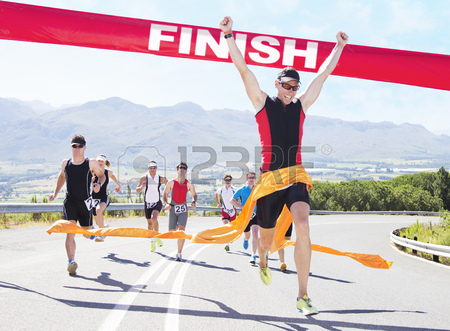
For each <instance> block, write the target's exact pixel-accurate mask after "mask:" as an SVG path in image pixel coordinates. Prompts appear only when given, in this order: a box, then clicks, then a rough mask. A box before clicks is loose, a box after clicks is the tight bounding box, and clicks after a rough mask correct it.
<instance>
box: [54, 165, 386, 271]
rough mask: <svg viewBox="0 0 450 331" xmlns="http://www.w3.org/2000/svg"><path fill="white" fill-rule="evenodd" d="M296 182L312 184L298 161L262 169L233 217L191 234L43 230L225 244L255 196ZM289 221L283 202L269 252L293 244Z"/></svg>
mask: <svg viewBox="0 0 450 331" xmlns="http://www.w3.org/2000/svg"><path fill="white" fill-rule="evenodd" d="M297 182H302V183H305V184H306V185H307V187H308V190H309V189H310V188H311V187H312V180H311V177H310V176H309V175H308V173H307V172H306V171H305V169H304V168H303V166H301V165H296V166H293V167H289V168H283V169H280V170H274V171H270V172H266V173H263V174H262V175H261V176H260V177H259V179H258V182H257V183H256V184H255V187H254V188H253V191H252V193H251V194H250V196H249V198H248V199H247V202H246V204H245V206H244V208H243V209H242V211H241V212H240V214H239V216H238V217H237V218H236V220H234V221H233V222H231V223H228V224H226V225H222V226H219V227H217V228H212V229H207V230H204V231H201V232H198V233H196V234H193V235H191V234H188V233H185V232H184V231H170V232H165V233H160V232H156V231H151V230H147V229H141V228H101V229H93V230H85V229H83V228H81V227H79V226H78V225H76V224H74V223H72V222H69V221H64V220H60V221H57V222H55V223H54V224H53V225H52V226H51V227H50V228H49V229H48V230H47V232H48V233H49V234H51V233H78V234H83V235H89V236H91V235H94V236H115V237H136V238H161V239H188V240H190V241H191V242H192V243H197V244H226V243H230V242H233V241H235V240H237V239H238V238H239V237H240V236H241V235H242V233H243V232H244V230H245V228H246V227H247V224H248V222H249V221H250V218H251V216H252V214H253V210H254V208H255V204H256V201H257V200H258V199H259V198H261V197H263V196H266V195H268V194H271V193H273V192H275V191H278V190H281V189H283V188H286V187H287V186H289V185H291V184H294V183H297ZM291 223H292V215H291V213H290V212H289V210H288V209H287V207H286V206H285V207H284V209H283V211H282V213H281V214H280V216H279V217H278V220H277V225H276V227H275V237H274V242H273V244H272V247H271V249H270V253H273V252H276V251H277V250H279V249H283V248H286V247H289V246H295V242H294V241H289V240H285V239H284V236H285V233H286V230H287V229H288V228H289V226H290V224H291ZM311 248H312V250H314V251H318V252H323V253H327V254H333V255H341V256H347V257H350V258H352V259H354V260H356V261H358V262H360V263H362V264H363V265H365V266H366V267H371V268H377V269H389V268H390V267H391V265H392V262H387V261H385V260H384V259H382V258H381V257H380V256H379V255H372V254H358V253H350V252H340V251H338V250H335V249H332V248H328V247H324V246H319V245H314V244H313V245H311Z"/></svg>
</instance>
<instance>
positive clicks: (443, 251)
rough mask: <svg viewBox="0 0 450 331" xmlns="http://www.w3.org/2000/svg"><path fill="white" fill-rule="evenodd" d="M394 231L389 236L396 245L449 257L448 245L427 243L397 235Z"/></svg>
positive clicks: (449, 247)
mask: <svg viewBox="0 0 450 331" xmlns="http://www.w3.org/2000/svg"><path fill="white" fill-rule="evenodd" d="M395 231H396V230H394V231H392V233H391V236H390V238H391V241H392V242H393V243H395V244H397V245H400V246H403V247H408V248H411V249H413V250H416V251H421V252H424V253H427V254H431V255H433V256H443V257H448V258H450V246H444V245H435V244H428V243H423V242H420V241H416V240H411V239H407V238H403V237H399V236H397V235H396V234H395V233H394V232H395Z"/></svg>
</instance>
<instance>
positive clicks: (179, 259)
mask: <svg viewBox="0 0 450 331" xmlns="http://www.w3.org/2000/svg"><path fill="white" fill-rule="evenodd" d="M175 261H181V253H177V258H176V259H175Z"/></svg>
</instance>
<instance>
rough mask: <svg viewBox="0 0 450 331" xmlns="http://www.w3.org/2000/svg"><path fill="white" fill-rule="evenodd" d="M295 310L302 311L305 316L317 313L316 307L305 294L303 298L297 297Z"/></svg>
mask: <svg viewBox="0 0 450 331" xmlns="http://www.w3.org/2000/svg"><path fill="white" fill-rule="evenodd" d="M297 310H298V311H299V312H301V313H303V315H305V316H308V315H315V314H318V313H319V311H318V310H317V308H316V307H314V306H313V305H312V304H311V299H310V298H308V296H307V295H306V294H305V295H304V296H303V298H301V299H297Z"/></svg>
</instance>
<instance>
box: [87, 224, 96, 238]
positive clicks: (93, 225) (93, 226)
mask: <svg viewBox="0 0 450 331" xmlns="http://www.w3.org/2000/svg"><path fill="white" fill-rule="evenodd" d="M94 229H95V227H94V225H92V230H94ZM88 239H90V240H94V239H95V236H94V235H92V236H90V237H89V238H88Z"/></svg>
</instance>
